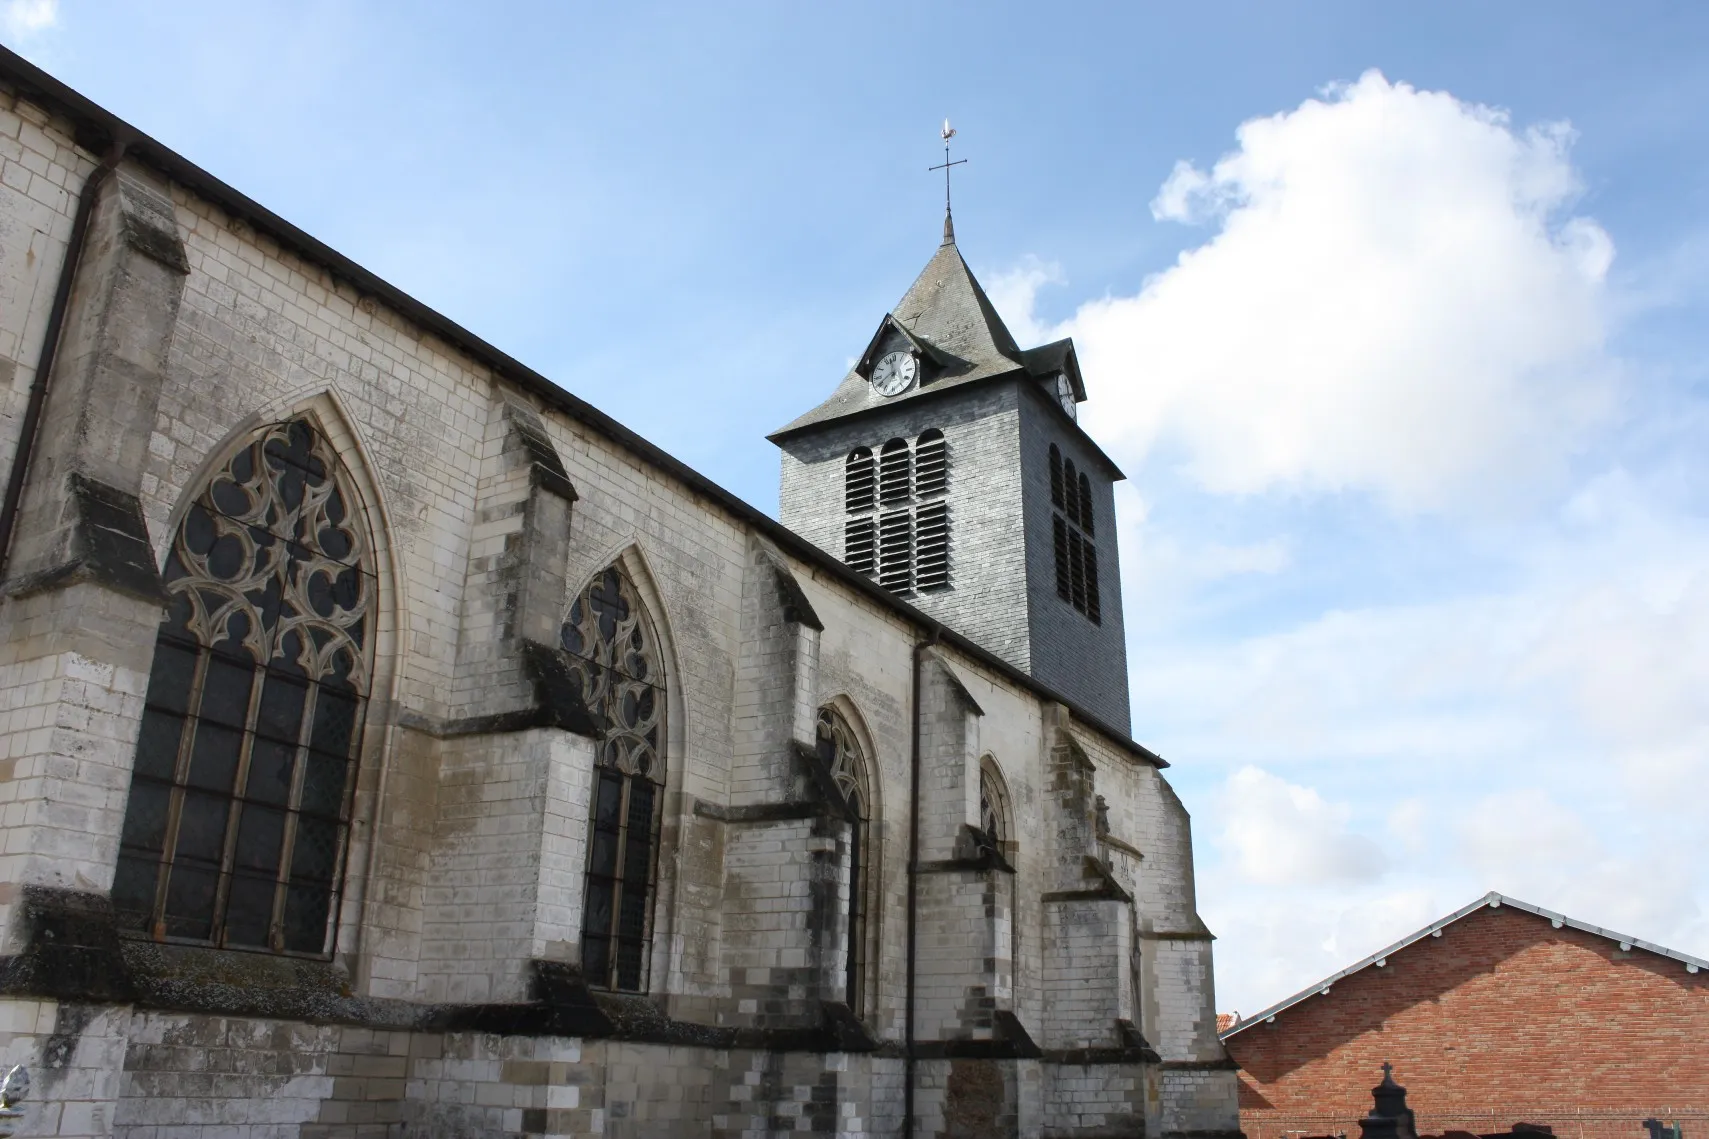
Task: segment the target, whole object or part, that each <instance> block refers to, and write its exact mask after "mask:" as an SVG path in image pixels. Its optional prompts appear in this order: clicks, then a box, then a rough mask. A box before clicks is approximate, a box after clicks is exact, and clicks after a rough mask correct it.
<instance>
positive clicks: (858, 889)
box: [817, 708, 872, 1016]
mask: <svg viewBox="0 0 1709 1139" xmlns="http://www.w3.org/2000/svg"><path fill="white" fill-rule="evenodd" d="M817 746H818V751H819V758H820V760H822V761H823V762H824V764H825V766H826V767H827V768H828V769H829V771H830V773H831V779H832V781H833V782H834V783H835V784H836V786H837V790H839V791H841V792H842V794H843V798H844V799H845V800H846V801H847V802H848V803H849V805H850V806H851V807H853V808H854V814H855V820H854V823H853V825H852V826H851V827H850V828H849V878H848V893H847V895H846V896H845V901H846V903H847V911H846V912H847V913H848V929H847V934H848V941H847V946H846V948H847V954H846V967H847V977H846V984H847V987H846V990H845V991H846V992H847V994H848V1005H849V1008H851V1009H853V1010H854V1013H855V1015H856V1016H859V1015H860V1014H861V1011H862V1009H863V1008H864V1007H865V1004H866V910H867V907H866V888H867V848H868V840H869V838H870V835H869V833H868V830H869V827H870V824H871V813H872V812H871V803H872V791H871V786H870V784H869V782H868V773H867V764H866V755H865V753H864V752H862V751H861V746H860V741H859V740H858V739H856V737H855V734H854V730H853V729H852V728H850V727H849V722H848V721H847V720H845V719H843V717H842V715H841V714H840V713H838V712H837V710H836V709H835V708H821V709H819V728H818V740H817Z"/></svg>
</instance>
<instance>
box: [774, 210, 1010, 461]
mask: <svg viewBox="0 0 1709 1139" xmlns="http://www.w3.org/2000/svg"><path fill="white" fill-rule="evenodd" d="M944 238H945V240H944V243H943V244H942V245H940V246H938V249H937V252H936V253H935V254H933V256H932V259H931V260H930V261H928V262H926V267H925V268H924V269H922V270H921V271H920V275H919V276H918V277H916V278H915V279H914V283H913V284H912V285H910V286H908V291H907V292H906V293H904V294H903V295H902V299H901V300H900V301H898V302H897V304H896V307H895V308H894V309H893V310H891V312H890V314H889V315H888V316H887V317H886V318H885V321H884V322H881V323H880V327H879V330H878V333H877V334H876V335H875V336H874V338H873V343H872V344H871V345H870V346H869V347H868V349H867V352H866V354H865V355H863V356H862V357H861V359H860V360H859V361H858V362H857V363H856V364H855V366H854V368H852V369H851V370H850V371H849V374H848V375H847V376H845V377H843V381H842V383H840V384H838V385H837V390H836V391H834V392H832V393H831V398H829V399H827V400H826V401H825V402H824V403H822V404H820V405H819V406H818V407H816V408H814V409H813V410H812V411H809V412H808V413H807V414H805V415H803V416H801V417H800V418H798V419H796V420H795V421H793V422H792V423H789V424H787V425H786V426H784V427H782V428H780V429H779V430H777V431H776V432H773V433H772V435H770V436H769V438H770V439H771V440H772V441H773V442H776V441H778V440H779V439H781V438H782V437H784V436H785V435H789V434H791V433H793V432H795V431H798V430H800V429H801V428H804V427H810V426H813V425H814V424H818V423H824V422H826V421H828V420H832V419H839V418H841V417H843V416H845V415H853V414H856V413H859V412H862V411H869V410H873V409H876V408H879V407H890V406H894V405H895V404H898V403H901V402H904V401H906V400H909V399H917V398H919V397H921V396H924V395H931V394H933V393H936V392H939V391H942V390H943V389H945V388H948V387H953V386H959V385H961V384H967V383H973V382H976V381H978V380H986V379H991V378H993V377H995V376H1002V375H1008V374H1010V373H1012V372H1019V371H1028V370H1031V369H1030V368H1029V359H1028V357H1029V356H1030V355H1031V353H1023V352H1022V351H1021V349H1020V347H1019V346H1017V345H1016V343H1015V338H1014V336H1012V335H1011V334H1010V333H1009V329H1008V326H1007V325H1005V324H1004V323H1003V318H1002V317H1000V316H998V315H997V309H996V306H994V305H993V304H992V303H991V298H990V297H988V296H986V295H985V290H984V289H983V288H982V287H980V284H979V281H978V280H977V279H976V278H975V277H974V276H973V270H971V269H969V268H968V267H967V262H966V261H964V260H962V257H961V251H960V250H959V249H957V248H956V245H955V235H954V232H953V231H952V230H951V229H950V228H949V218H948V215H947V214H946V215H945V218H944ZM889 321H895V322H896V323H897V324H899V325H901V327H902V329H903V331H904V332H905V333H906V334H907V335H908V337H909V339H910V340H912V341H914V342H915V343H916V345H918V346H920V347H922V348H923V349H925V351H926V353H927V355H928V356H929V357H930V358H931V362H932V363H933V364H935V365H936V367H935V368H934V369H933V374H932V375H931V376H930V377H929V378H928V379H927V380H926V381H925V382H923V383H921V384H919V385H917V386H916V387H915V388H914V389H913V390H912V391H909V392H907V393H906V394H904V395H900V396H896V397H895V398H893V399H886V398H885V397H883V396H881V395H879V394H878V393H876V392H874V391H873V390H872V385H871V384H870V383H868V382H867V377H866V375H865V374H864V372H863V368H864V367H866V366H869V365H870V363H871V360H870V359H869V357H871V356H872V355H873V353H874V350H875V349H876V348H877V347H878V344H879V343H880V341H881V340H882V339H883V337H884V333H885V329H886V326H887V324H888V322H889Z"/></svg>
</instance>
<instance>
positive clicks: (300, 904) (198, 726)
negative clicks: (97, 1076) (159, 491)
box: [112, 418, 376, 954]
mask: <svg viewBox="0 0 1709 1139" xmlns="http://www.w3.org/2000/svg"><path fill="white" fill-rule="evenodd" d="M164 578H165V582H166V588H167V592H168V593H169V595H170V597H171V605H170V608H169V609H168V611H167V614H166V617H165V619H164V620H163V621H161V623H160V631H159V634H158V636H157V638H156V640H155V648H154V664H153V668H152V671H151V672H150V674H149V683H148V695H147V696H146V697H145V700H144V708H143V717H142V730H141V735H140V736H139V738H138V740H137V749H136V760H135V764H134V766H133V768H132V774H131V788H130V799H129V802H128V803H127V804H126V807H125V824H124V831H123V834H122V837H121V838H120V842H119V861H118V866H117V867H116V869H115V873H114V879H113V895H112V898H113V908H114V910H115V911H116V913H117V915H118V918H119V921H120V923H121V925H122V927H123V928H125V929H127V930H130V931H133V932H136V933H140V934H144V935H147V936H150V937H153V938H156V939H159V940H174V941H190V942H200V943H203V944H211V945H220V946H228V947H242V948H251V949H268V950H273V951H275V952H288V953H313V954H325V953H330V952H331V950H332V942H333V936H332V933H333V927H334V922H333V918H334V917H335V916H336V914H337V910H338V897H339V884H340V882H341V881H342V880H343V869H344V868H343V861H344V857H345V850H346V845H347V839H348V836H349V827H350V799H351V788H352V786H353V784H354V779H353V775H354V769H355V759H356V754H357V749H358V747H359V745H360V737H361V729H362V720H363V707H364V705H365V704H366V701H367V698H368V693H369V678H370V672H371V668H372V659H373V641H374V627H373V626H374V598H375V594H376V585H375V577H374V569H373V558H372V555H371V554H370V551H369V534H368V528H367V522H366V520H365V518H364V516H363V510H362V505H361V501H360V499H359V498H358V496H357V494H356V490H355V488H354V486H353V485H352V484H351V482H350V479H349V475H348V473H347V472H346V471H345V470H344V468H343V466H342V464H340V462H339V460H338V457H337V456H336V455H335V454H334V452H333V450H332V448H331V446H330V445H329V444H328V443H327V441H326V438H325V437H324V436H323V435H321V433H320V432H319V431H317V430H316V429H315V427H314V426H313V424H311V423H310V422H309V421H308V420H307V419H301V418H299V419H293V420H289V421H287V422H284V423H277V424H273V425H272V426H270V427H266V428H263V429H262V430H260V431H259V432H257V433H256V435H255V437H254V439H253V440H252V441H251V442H250V443H249V444H248V445H247V446H245V447H244V448H243V449H242V450H240V451H238V452H237V454H235V455H234V456H232V458H231V460H230V461H229V462H227V463H226V464H225V465H224V466H223V467H221V468H220V469H219V470H218V471H217V472H216V473H215V474H214V475H213V476H212V478H210V479H209V481H208V483H207V485H206V486H205V487H203V488H202V490H201V491H200V493H198V494H197V495H196V497H195V498H194V499H193V500H192V501H191V504H190V508H189V510H188V511H187V512H186V513H185V515H184V520H183V522H182V524H181V525H180V526H179V527H178V531H177V533H175V534H174V535H173V537H172V545H171V552H170V554H169V555H168V557H167V560H166V569H165V574H164Z"/></svg>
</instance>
